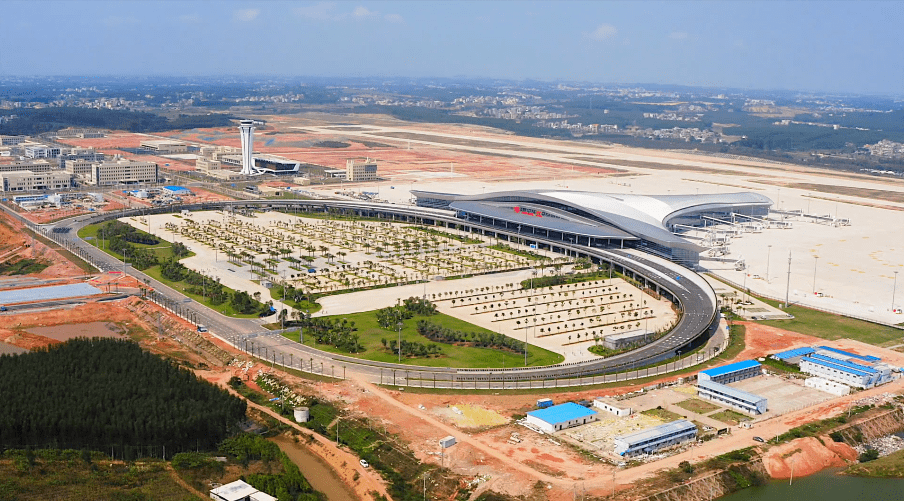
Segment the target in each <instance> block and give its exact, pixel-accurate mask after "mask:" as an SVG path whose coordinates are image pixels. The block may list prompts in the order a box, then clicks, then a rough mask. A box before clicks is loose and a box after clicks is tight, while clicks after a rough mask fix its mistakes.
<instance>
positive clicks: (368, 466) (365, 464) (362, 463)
mask: <svg viewBox="0 0 904 501" xmlns="http://www.w3.org/2000/svg"><path fill="white" fill-rule="evenodd" d="M358 462H359V463H361V466H363V467H365V468H370V463H368V462H367V461H365V460H363V459H362V460H361V461H358Z"/></svg>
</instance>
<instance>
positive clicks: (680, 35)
mask: <svg viewBox="0 0 904 501" xmlns="http://www.w3.org/2000/svg"><path fill="white" fill-rule="evenodd" d="M687 37H688V34H687V32H686V31H673V32H671V33H669V38H671V39H672V40H687Z"/></svg>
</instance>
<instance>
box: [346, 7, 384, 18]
mask: <svg viewBox="0 0 904 501" xmlns="http://www.w3.org/2000/svg"><path fill="white" fill-rule="evenodd" d="M378 15H379V13H377V12H374V11H372V10H370V9H368V8H367V7H364V6H361V5H359V6H357V7H355V10H353V11H352V16H355V18H357V19H364V18H366V17H373V16H378Z"/></svg>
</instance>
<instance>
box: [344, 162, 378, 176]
mask: <svg viewBox="0 0 904 501" xmlns="http://www.w3.org/2000/svg"><path fill="white" fill-rule="evenodd" d="M345 179H346V180H348V181H373V180H375V179H377V161H376V160H372V159H370V158H365V159H363V160H361V159H354V158H352V159H349V160H346V162H345Z"/></svg>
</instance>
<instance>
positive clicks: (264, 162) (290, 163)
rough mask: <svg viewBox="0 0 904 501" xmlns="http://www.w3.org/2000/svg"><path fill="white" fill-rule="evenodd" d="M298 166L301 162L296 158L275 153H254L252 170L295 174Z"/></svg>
mask: <svg viewBox="0 0 904 501" xmlns="http://www.w3.org/2000/svg"><path fill="white" fill-rule="evenodd" d="M300 166H301V163H300V162H298V161H296V160H290V159H288V158H283V157H278V156H276V155H254V167H253V171H254V172H255V173H262V172H266V173H268V174H297V173H298V168H299V167H300Z"/></svg>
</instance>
